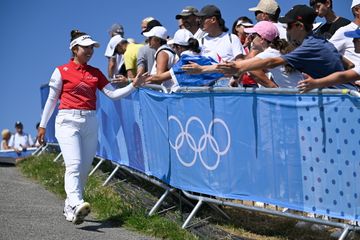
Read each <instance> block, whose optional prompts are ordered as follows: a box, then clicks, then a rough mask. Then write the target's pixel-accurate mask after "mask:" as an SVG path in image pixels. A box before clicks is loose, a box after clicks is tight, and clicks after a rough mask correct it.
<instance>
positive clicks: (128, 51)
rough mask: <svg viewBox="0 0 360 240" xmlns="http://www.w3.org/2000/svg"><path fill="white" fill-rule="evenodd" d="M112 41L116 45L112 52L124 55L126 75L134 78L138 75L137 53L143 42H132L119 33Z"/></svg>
mask: <svg viewBox="0 0 360 240" xmlns="http://www.w3.org/2000/svg"><path fill="white" fill-rule="evenodd" d="M113 38H114V40H113V41H111V42H112V44H113V45H114V46H112V47H111V49H112V54H113V55H114V54H118V55H122V56H123V59H124V65H125V70H126V75H125V77H127V78H134V77H135V76H136V72H137V67H136V62H137V54H138V52H139V49H140V48H141V47H142V46H143V45H142V44H137V43H130V42H128V40H127V39H125V38H122V37H121V36H119V35H116V36H114V37H113Z"/></svg>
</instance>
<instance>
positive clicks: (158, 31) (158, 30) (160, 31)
mask: <svg viewBox="0 0 360 240" xmlns="http://www.w3.org/2000/svg"><path fill="white" fill-rule="evenodd" d="M143 35H144V36H145V37H158V38H161V39H164V40H166V39H167V37H168V35H167V30H166V28H164V27H163V26H156V27H153V28H152V29H151V30H150V31H148V32H144V33H143Z"/></svg>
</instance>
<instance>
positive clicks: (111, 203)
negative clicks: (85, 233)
mask: <svg viewBox="0 0 360 240" xmlns="http://www.w3.org/2000/svg"><path fill="white" fill-rule="evenodd" d="M54 158H55V155H42V156H40V157H31V158H28V159H26V160H25V161H22V162H21V163H20V164H19V167H20V169H21V171H22V172H23V174H24V175H25V176H27V177H30V178H32V179H35V180H36V181H38V182H39V183H41V184H43V185H44V186H45V187H46V188H47V189H48V190H49V191H51V192H54V193H56V194H57V195H59V197H61V198H65V192H64V171H65V168H64V166H63V164H62V163H54V162H53V161H52V160H53V159H54ZM103 182H104V179H102V177H101V176H99V175H97V174H95V176H91V177H90V178H89V180H88V184H87V187H86V189H85V200H86V201H88V202H90V203H91V206H92V212H93V215H94V217H95V218H97V219H99V220H103V221H112V222H113V223H114V226H116V225H118V226H122V225H123V226H126V227H128V228H130V229H135V230H137V231H140V232H143V233H145V234H147V235H151V236H155V237H159V238H166V239H197V238H196V237H195V236H194V235H192V234H191V233H189V232H188V231H185V230H182V229H181V228H180V226H179V225H178V224H177V223H175V222H173V221H170V220H168V219H166V218H164V217H161V216H153V217H148V216H147V215H146V210H145V209H144V208H142V207H139V206H136V205H134V204H133V203H132V202H127V201H124V199H122V198H121V196H120V195H119V194H118V192H117V191H116V190H115V188H116V184H115V185H111V186H106V187H102V186H101V185H102V183H103ZM90 190H91V191H90Z"/></svg>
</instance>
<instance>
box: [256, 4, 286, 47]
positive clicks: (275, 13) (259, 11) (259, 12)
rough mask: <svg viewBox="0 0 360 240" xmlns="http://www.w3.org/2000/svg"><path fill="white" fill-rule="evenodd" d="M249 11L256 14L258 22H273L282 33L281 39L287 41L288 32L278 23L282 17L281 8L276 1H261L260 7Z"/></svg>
mask: <svg viewBox="0 0 360 240" xmlns="http://www.w3.org/2000/svg"><path fill="white" fill-rule="evenodd" d="M249 11H251V12H255V18H256V21H270V22H273V23H274V24H275V25H276V27H277V28H278V31H279V33H280V38H281V39H285V40H286V39H287V36H286V30H285V28H284V26H283V25H282V24H281V23H279V22H278V19H279V16H280V12H281V9H280V6H279V4H278V3H277V2H276V1H275V0H260V2H259V3H258V5H257V6H256V7H253V8H249Z"/></svg>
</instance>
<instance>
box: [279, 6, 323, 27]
mask: <svg viewBox="0 0 360 240" xmlns="http://www.w3.org/2000/svg"><path fill="white" fill-rule="evenodd" d="M316 17H317V15H316V12H315V10H314V9H313V8H311V7H309V6H306V5H295V6H294V7H293V8H292V9H290V11H288V12H287V13H286V14H285V17H280V18H279V22H281V23H293V22H302V23H307V24H313V23H314V21H315V18H316Z"/></svg>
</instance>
